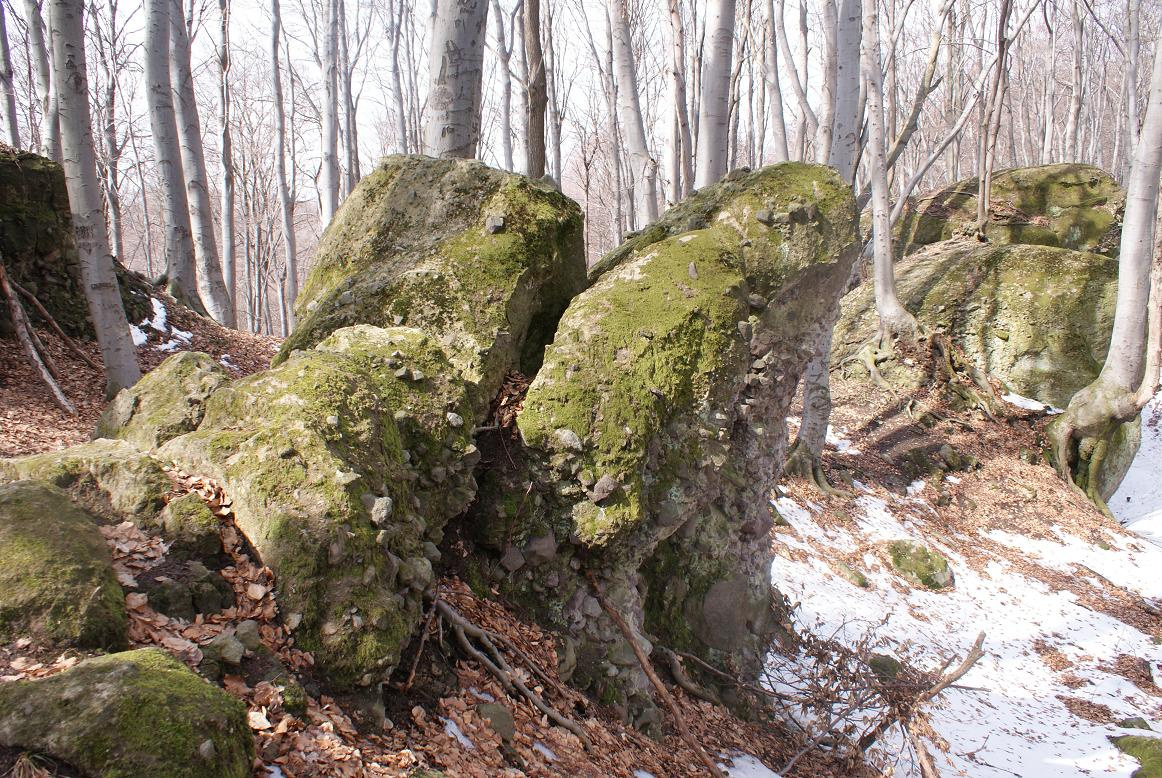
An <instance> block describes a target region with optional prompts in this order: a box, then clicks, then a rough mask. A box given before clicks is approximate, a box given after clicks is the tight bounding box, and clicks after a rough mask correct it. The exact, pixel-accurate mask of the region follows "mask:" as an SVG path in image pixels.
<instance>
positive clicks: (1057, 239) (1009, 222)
mask: <svg viewBox="0 0 1162 778" xmlns="http://www.w3.org/2000/svg"><path fill="white" fill-rule="evenodd" d="M977 190H978V183H977V179H976V178H968V179H965V180H963V181H958V182H956V183H955V184H952V185H950V186H948V187H945V188H944V189H941V190H939V191H937V192H933V193H931V194H928V195H925V196H923V197H919V198H916V200H915V201H914V202H912V203H910V204H909V207H908V209H907V210H906V211H905V212H904V214H903V215H902V216H901V218H900V221H899V225H898V226H897V228H896V230H895V236H896V255H897V256H901V257H902V256H905V255H908V254H911V253H913V252H914V251H917V250H918V249H920V248H921V247H923V246H925V245H928V244H930V243H937V242H939V241H943V240H949V239H951V238H955V237H957V236H962V235H965V234H966V233H968V232H970V231H974V230H975V228H976V208H977ZM991 199H992V202H991V207H992V210H991V214H990V219H989V222H988V224H987V225H986V227H985V235H986V236H987V238H988V240H989V242H990V243H992V244H994V245H1000V244H1008V243H1026V244H1038V245H1044V246H1058V247H1061V248H1067V249H1075V250H1078V251H1092V252H1100V253H1103V254H1108V255H1111V256H1113V255H1116V254H1117V250H1118V233H1119V219H1120V217H1121V210H1122V208H1123V207H1124V206H1125V199H1126V195H1125V192H1124V191H1123V190H1122V188H1121V187H1120V186H1118V183H1117V182H1116V181H1114V179H1113V177H1112V176H1111V175H1110V174H1109V173H1106V172H1105V171H1104V170H1101V169H1099V168H1096V167H1092V166H1090V165H1080V164H1074V163H1061V164H1054V165H1041V166H1039V167H1027V168H1013V169H1010V170H1001V171H998V172H997V173H996V174H995V175H994V177H993V184H992V198H991Z"/></svg>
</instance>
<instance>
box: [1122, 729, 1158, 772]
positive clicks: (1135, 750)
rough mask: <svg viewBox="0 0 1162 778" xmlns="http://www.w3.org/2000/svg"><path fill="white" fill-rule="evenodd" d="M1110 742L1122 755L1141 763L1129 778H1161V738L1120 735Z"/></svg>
mask: <svg viewBox="0 0 1162 778" xmlns="http://www.w3.org/2000/svg"><path fill="white" fill-rule="evenodd" d="M1110 740H1111V741H1112V742H1113V744H1114V745H1115V746H1116V747H1117V749H1118V750H1119V751H1121V752H1122V753H1123V754H1126V755H1128V756H1132V757H1133V758H1134V759H1137V760H1138V762H1139V763H1141V766H1140V767H1139V768H1138V769H1137V770H1135V771H1134V773H1133V775H1132V776H1131V778H1162V738H1159V737H1150V736H1147V735H1122V736H1120V737H1113V738H1110Z"/></svg>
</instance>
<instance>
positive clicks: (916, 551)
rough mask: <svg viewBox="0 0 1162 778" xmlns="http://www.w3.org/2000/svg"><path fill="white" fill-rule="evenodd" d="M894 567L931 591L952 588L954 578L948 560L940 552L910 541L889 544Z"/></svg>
mask: <svg viewBox="0 0 1162 778" xmlns="http://www.w3.org/2000/svg"><path fill="white" fill-rule="evenodd" d="M888 557H889V558H890V559H891V560H892V567H893V568H895V570H896V572H897V573H899V574H900V575H901V576H903V577H904V578H906V579H907V580H909V581H911V582H912V583H914V584H916V585H917V586H924V587H927V588H929V589H944V588H946V587H949V586H952V584H953V581H954V578H953V575H952V569H951V568H950V567H949V566H948V560H947V559H945V558H944V556H943V555H941V554H940V553H939V552H938V551H933V550H932V549H930V548H928V547H926V546H923V545H921V544H919V543H914V542H912V541H910V540H896V541H893V542H891V543H889V544H888Z"/></svg>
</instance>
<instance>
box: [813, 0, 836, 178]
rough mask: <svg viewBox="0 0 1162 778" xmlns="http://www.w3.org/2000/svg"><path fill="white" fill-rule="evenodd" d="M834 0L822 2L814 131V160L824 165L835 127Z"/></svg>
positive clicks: (829, 152)
mask: <svg viewBox="0 0 1162 778" xmlns="http://www.w3.org/2000/svg"><path fill="white" fill-rule="evenodd" d="M835 3H836V0H823V69H822V72H823V81H822V83H820V84H819V111H818V116H819V127H818V128H817V129H816V131H815V159H816V161H818V162H820V163H822V164H824V165H826V164H829V163H828V160H829V159H831V138H832V132H833V131H834V129H835V127H834V126H833V125H832V123H833V121H834V117H835V84H836V78H837V71H838V65H837V59H838V52H837V48H838V41H837V40H836V37H837V31H836V27H837V26H838V17H839V10H838V9H837V8H836V5H835Z"/></svg>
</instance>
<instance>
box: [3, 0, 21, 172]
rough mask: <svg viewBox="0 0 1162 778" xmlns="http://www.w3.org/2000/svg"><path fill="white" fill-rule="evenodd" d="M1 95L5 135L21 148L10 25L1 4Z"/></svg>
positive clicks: (13, 145) (13, 146) (14, 145)
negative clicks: (10, 44) (9, 33)
mask: <svg viewBox="0 0 1162 778" xmlns="http://www.w3.org/2000/svg"><path fill="white" fill-rule="evenodd" d="M0 95H2V96H3V98H4V134H5V136H6V137H7V138H8V141H7V142H8V145H9V146H11V147H12V148H15V149H18V148H20V124H19V122H18V120H17V118H16V90H15V88H14V85H13V81H12V53H11V51H10V50H9V48H8V23H7V21H6V20H5V18H4V3H3V2H0Z"/></svg>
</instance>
